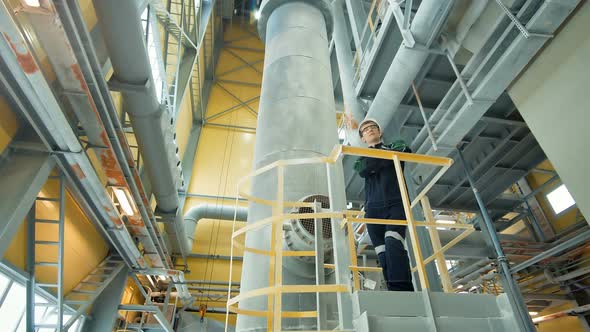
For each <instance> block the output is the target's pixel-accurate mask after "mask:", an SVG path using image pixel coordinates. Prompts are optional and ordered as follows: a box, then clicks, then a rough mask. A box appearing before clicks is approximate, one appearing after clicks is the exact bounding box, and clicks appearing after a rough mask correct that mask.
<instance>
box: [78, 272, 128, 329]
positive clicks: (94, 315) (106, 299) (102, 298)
mask: <svg viewBox="0 0 590 332" xmlns="http://www.w3.org/2000/svg"><path fill="white" fill-rule="evenodd" d="M128 273H129V269H128V268H127V267H124V268H122V269H121V271H119V273H118V274H117V275H116V276H115V278H114V279H113V281H111V283H110V284H109V285H108V286H107V287H106V288H105V290H104V291H103V292H102V293H101V294H100V295H99V296H98V298H96V300H95V301H94V304H93V305H92V309H91V310H90V315H89V316H90V318H89V319H88V320H86V323H85V324H84V328H83V331H84V332H104V331H111V330H112V329H113V326H114V325H115V319H116V318H117V311H118V309H119V304H120V303H121V297H122V296H123V290H124V289H125V285H126V284H127V275H128Z"/></svg>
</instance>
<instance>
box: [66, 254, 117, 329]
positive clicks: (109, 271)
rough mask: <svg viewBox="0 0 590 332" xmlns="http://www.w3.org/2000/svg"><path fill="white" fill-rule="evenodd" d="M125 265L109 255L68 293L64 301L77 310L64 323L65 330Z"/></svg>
mask: <svg viewBox="0 0 590 332" xmlns="http://www.w3.org/2000/svg"><path fill="white" fill-rule="evenodd" d="M124 267H125V263H124V262H123V261H122V260H120V259H117V258H116V257H111V256H109V257H107V258H105V259H104V260H103V261H102V262H101V263H100V264H99V265H98V266H97V267H96V268H95V269H94V270H92V272H90V273H89V274H88V276H86V277H85V278H84V279H83V280H82V281H80V283H79V284H78V285H77V286H76V287H74V289H72V291H70V292H69V293H68V295H67V296H66V297H65V301H64V303H65V304H66V305H67V306H69V307H71V308H72V309H73V310H75V313H74V314H73V315H72V316H71V317H70V318H69V319H68V321H67V322H66V324H65V325H64V330H67V329H68V328H69V327H70V326H72V324H74V323H75V322H76V320H77V319H78V318H79V317H80V316H81V315H83V314H84V313H85V312H86V310H87V309H88V308H89V307H90V306H91V305H92V303H93V302H94V300H96V298H97V297H98V296H99V295H100V293H102V291H103V290H104V289H105V288H106V287H107V286H108V285H109V284H110V283H111V281H112V280H113V279H114V278H115V276H117V274H119V272H120V271H121V269H123V268H124Z"/></svg>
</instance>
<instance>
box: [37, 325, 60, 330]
mask: <svg viewBox="0 0 590 332" xmlns="http://www.w3.org/2000/svg"><path fill="white" fill-rule="evenodd" d="M35 327H37V328H40V329H56V328H57V324H35Z"/></svg>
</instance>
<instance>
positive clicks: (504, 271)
mask: <svg viewBox="0 0 590 332" xmlns="http://www.w3.org/2000/svg"><path fill="white" fill-rule="evenodd" d="M457 151H458V152H459V159H460V160H461V163H462V164H463V169H464V171H465V175H466V177H467V180H468V181H469V185H470V186H471V189H472V190H473V195H474V196H475V200H476V201H477V205H478V206H479V209H480V211H481V216H482V218H483V223H484V224H485V226H486V228H485V230H487V233H488V236H489V238H490V239H491V242H492V245H493V247H494V251H495V254H496V260H497V265H498V267H497V270H498V273H499V274H500V277H501V278H502V287H503V288H504V292H505V293H506V295H508V300H509V302H510V306H511V307H512V311H513V312H514V316H515V319H516V322H517V323H518V326H519V328H520V330H521V331H526V332H535V331H536V328H535V326H534V325H533V321H532V320H531V317H530V316H529V313H528V309H527V306H526V304H525V303H524V300H523V298H522V294H521V293H520V288H519V287H518V284H517V283H516V281H515V280H514V278H512V274H511V272H510V266H509V265H508V259H507V258H506V255H504V250H503V249H502V245H501V244H500V239H499V238H498V234H497V233H496V231H495V228H494V224H493V222H492V219H491V218H490V215H489V213H488V210H487V208H486V206H485V203H484V201H483V199H482V198H481V194H480V193H479V190H478V189H477V187H475V180H474V179H473V177H472V176H471V171H470V170H469V168H468V166H467V163H466V162H465V159H464V158H463V153H462V152H461V150H459V149H457ZM482 229H483V228H482ZM485 230H484V231H485Z"/></svg>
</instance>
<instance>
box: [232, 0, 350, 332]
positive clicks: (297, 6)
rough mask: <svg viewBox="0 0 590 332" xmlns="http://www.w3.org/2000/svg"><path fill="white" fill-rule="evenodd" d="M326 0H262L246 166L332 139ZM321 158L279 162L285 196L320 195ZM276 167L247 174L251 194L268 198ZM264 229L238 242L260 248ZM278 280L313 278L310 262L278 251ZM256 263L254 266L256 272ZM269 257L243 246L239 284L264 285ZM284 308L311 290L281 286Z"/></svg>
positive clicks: (301, 307)
mask: <svg viewBox="0 0 590 332" xmlns="http://www.w3.org/2000/svg"><path fill="white" fill-rule="evenodd" d="M331 25H332V24H331V14H330V4H329V1H324V0H321V1H318V0H265V1H263V3H262V6H261V18H260V20H259V22H258V29H259V32H260V35H261V38H262V39H263V40H264V41H265V43H266V48H265V59H264V75H263V79H262V91H261V98H260V111H259V115H258V126H257V128H258V129H257V132H256V146H255V151H254V168H255V169H258V168H260V167H263V166H265V165H268V164H270V163H272V162H274V161H277V160H284V159H292V158H305V157H319V156H327V155H328V154H329V153H330V151H331V150H332V148H333V147H334V145H335V144H337V143H338V137H337V126H336V121H335V105H334V94H333V91H332V74H331V67H330V56H329V51H328V44H329V39H328V34H329V31H330V30H331ZM326 177H327V176H326V169H325V167H324V165H300V166H297V167H289V168H287V169H285V185H284V189H285V197H284V198H285V200H289V201H297V200H299V199H301V198H303V197H307V196H310V195H327V194H328V187H327V179H326ZM276 179H277V174H276V171H272V172H267V173H264V174H262V175H260V176H257V177H255V178H254V179H253V180H252V186H251V188H252V190H251V191H252V194H253V195H254V196H257V197H261V198H265V199H271V200H274V199H276V197H275V195H276V188H277V181H276ZM270 215H271V209H270V207H268V206H263V205H260V204H256V203H251V204H250V206H249V211H248V222H249V223H252V222H256V221H259V220H261V219H263V218H266V217H269V216H270ZM270 240H271V236H270V229H268V228H263V229H259V230H255V231H252V232H249V233H248V234H247V235H246V246H248V247H253V248H258V249H262V250H268V249H269V244H270V242H271V241H270ZM283 265H284V270H283V284H291V285H297V284H315V268H314V265H313V264H308V263H304V262H301V261H300V260H297V259H295V257H285V258H283ZM261 271H262V272H261ZM267 271H269V258H268V257H265V256H260V255H255V254H252V253H250V252H245V253H244V260H243V263H242V279H241V288H240V289H241V291H242V292H248V291H251V290H254V289H260V288H264V287H267V286H268V285H269V279H268V272H267ZM282 299H283V300H282V303H283V310H284V311H306V310H315V307H316V305H315V295H314V294H284V295H283V296H282ZM240 308H243V309H248V310H266V309H267V298H266V296H264V297H257V298H251V299H247V300H244V301H242V302H240ZM315 324H316V321H315V319H313V318H302V319H294V318H292V319H283V329H284V330H291V329H299V330H300V329H303V330H311V329H314V328H315ZM236 330H237V331H249V332H250V331H267V325H266V319H265V318H264V317H262V318H261V317H252V316H246V315H238V319H237V325H236Z"/></svg>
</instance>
